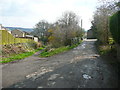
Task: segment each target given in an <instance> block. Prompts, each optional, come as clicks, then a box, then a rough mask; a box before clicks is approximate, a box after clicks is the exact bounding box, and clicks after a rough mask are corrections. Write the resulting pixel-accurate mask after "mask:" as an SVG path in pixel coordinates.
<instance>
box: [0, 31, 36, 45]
mask: <svg viewBox="0 0 120 90" xmlns="http://www.w3.org/2000/svg"><path fill="white" fill-rule="evenodd" d="M26 42H34V40H32V39H25V38H15V37H14V36H13V35H12V34H10V33H9V32H8V31H7V30H0V45H9V44H17V43H26Z"/></svg>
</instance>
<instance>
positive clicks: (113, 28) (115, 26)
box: [110, 11, 120, 45]
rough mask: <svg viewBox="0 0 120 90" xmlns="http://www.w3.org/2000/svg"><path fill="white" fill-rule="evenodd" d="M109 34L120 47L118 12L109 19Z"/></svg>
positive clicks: (119, 12)
mask: <svg viewBox="0 0 120 90" xmlns="http://www.w3.org/2000/svg"><path fill="white" fill-rule="evenodd" d="M110 32H111V34H112V36H113V39H114V40H115V42H116V43H118V44H119V45H120V11H118V12H116V13H115V14H113V15H112V16H111V17H110Z"/></svg>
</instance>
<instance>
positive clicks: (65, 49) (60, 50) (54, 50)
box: [40, 43, 80, 57]
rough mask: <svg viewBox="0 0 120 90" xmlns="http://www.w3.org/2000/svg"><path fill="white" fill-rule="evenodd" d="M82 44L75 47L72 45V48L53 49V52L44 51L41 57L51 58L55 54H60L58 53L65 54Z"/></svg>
mask: <svg viewBox="0 0 120 90" xmlns="http://www.w3.org/2000/svg"><path fill="white" fill-rule="evenodd" d="M79 44H80V43H78V44H75V45H72V46H63V47H59V48H56V49H53V50H51V51H45V50H44V51H43V52H42V53H41V54H40V57H50V56H53V55H55V54H58V53H61V52H65V51H68V50H70V49H72V48H75V47H77V46H78V45H79Z"/></svg>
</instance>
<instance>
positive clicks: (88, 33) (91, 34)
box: [87, 29, 95, 39]
mask: <svg viewBox="0 0 120 90" xmlns="http://www.w3.org/2000/svg"><path fill="white" fill-rule="evenodd" d="M94 38H95V36H94V33H93V31H92V29H90V30H88V31H87V39H94Z"/></svg>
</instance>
